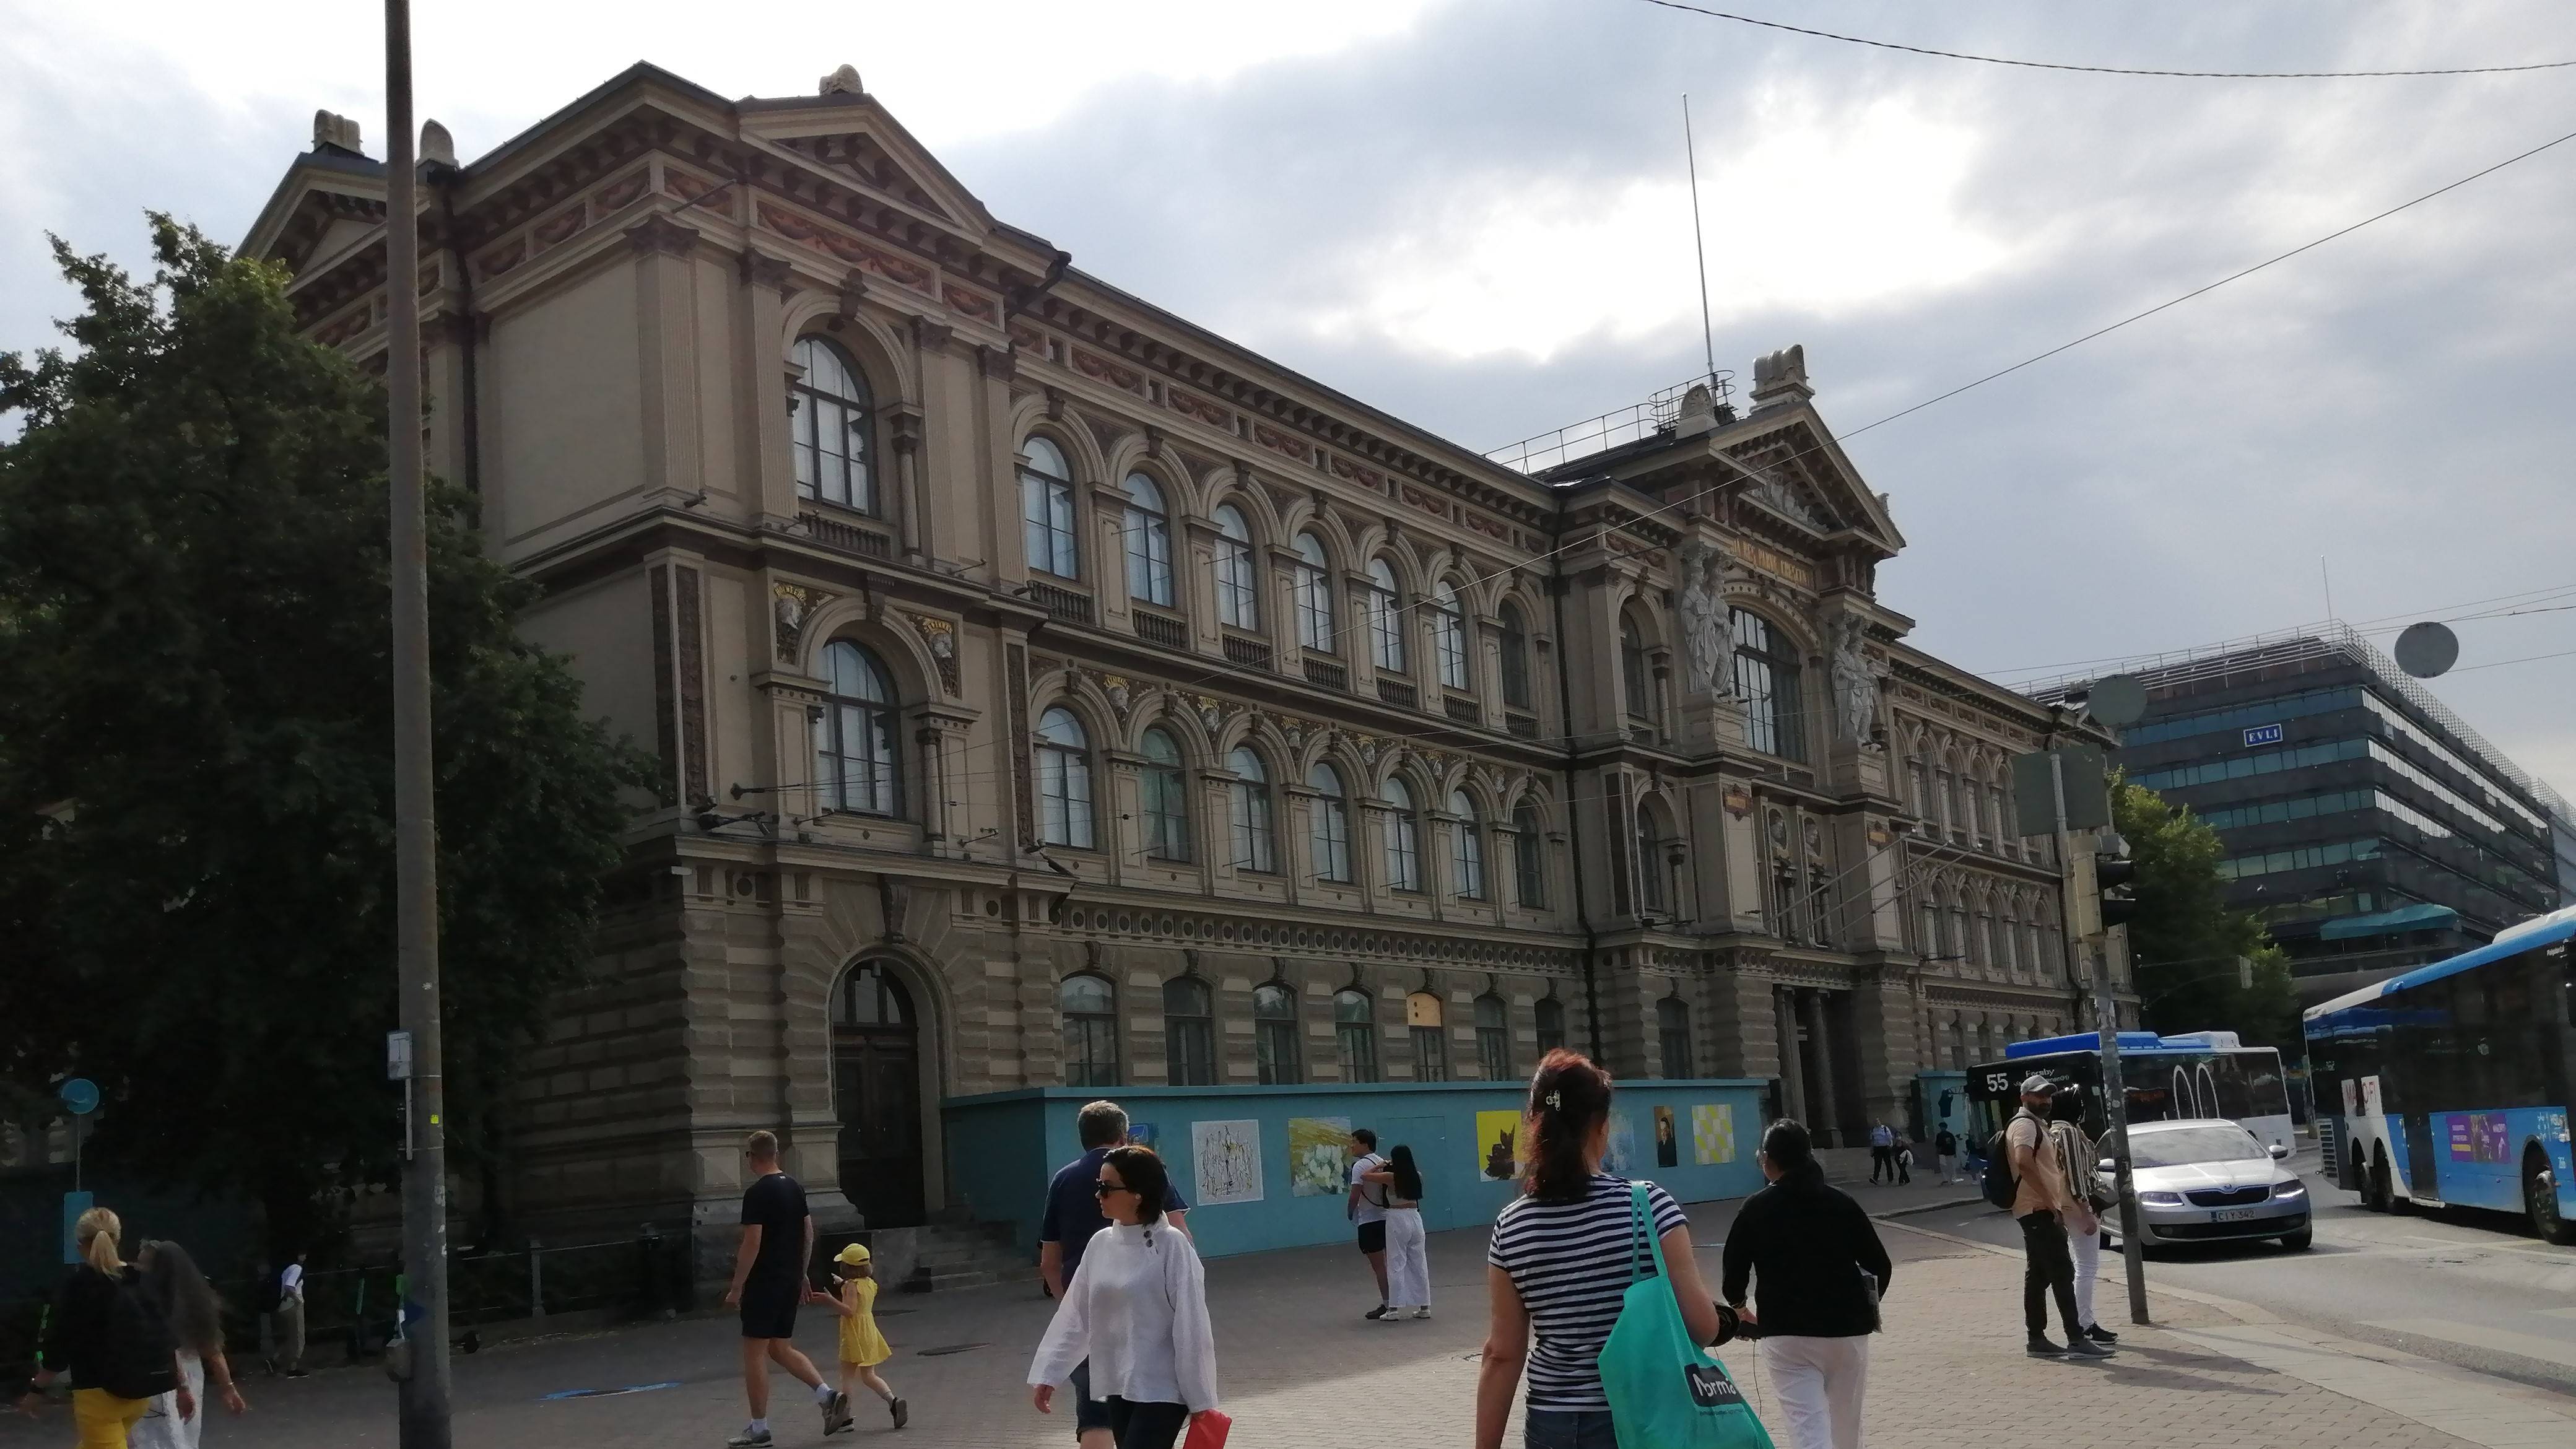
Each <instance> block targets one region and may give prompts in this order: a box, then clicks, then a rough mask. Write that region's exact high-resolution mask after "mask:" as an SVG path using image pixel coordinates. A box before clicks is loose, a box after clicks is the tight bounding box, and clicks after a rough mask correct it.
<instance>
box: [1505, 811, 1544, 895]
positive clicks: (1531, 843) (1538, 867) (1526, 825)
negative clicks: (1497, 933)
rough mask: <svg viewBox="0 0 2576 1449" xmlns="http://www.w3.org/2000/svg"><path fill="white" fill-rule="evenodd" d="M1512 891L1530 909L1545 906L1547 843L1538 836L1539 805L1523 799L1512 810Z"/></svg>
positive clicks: (1540, 835)
mask: <svg viewBox="0 0 2576 1449" xmlns="http://www.w3.org/2000/svg"><path fill="white" fill-rule="evenodd" d="M1512 834H1513V836H1514V837H1515V839H1514V840H1513V841H1512V874H1513V876H1514V880H1513V883H1512V884H1513V890H1514V892H1515V893H1516V894H1517V895H1518V897H1519V899H1520V903H1521V904H1522V905H1524V906H1527V907H1529V908H1530V909H1532V910H1537V909H1538V908H1540V907H1542V906H1544V905H1546V904H1547V840H1546V837H1545V836H1544V835H1542V834H1541V833H1540V829H1539V820H1538V806H1537V805H1536V804H1534V803H1532V802H1531V801H1528V800H1523V801H1522V802H1521V803H1520V804H1519V806H1518V807H1516V808H1515V809H1514V810H1513V811H1512Z"/></svg>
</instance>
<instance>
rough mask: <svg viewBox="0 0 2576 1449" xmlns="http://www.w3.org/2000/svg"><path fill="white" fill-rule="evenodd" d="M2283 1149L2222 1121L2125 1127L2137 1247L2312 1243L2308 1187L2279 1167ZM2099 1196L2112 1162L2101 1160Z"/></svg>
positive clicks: (2105, 1223)
mask: <svg viewBox="0 0 2576 1449" xmlns="http://www.w3.org/2000/svg"><path fill="white" fill-rule="evenodd" d="M2289 1155H2290V1150H2289V1149H2288V1148H2287V1147H2270V1148H2267V1147H2265V1146H2264V1145H2263V1144H2262V1143H2261V1142H2260V1141H2258V1140H2256V1138H2255V1136H2254V1134H2253V1133H2251V1132H2248V1131H2246V1130H2245V1129H2244V1128H2242V1127H2239V1126H2237V1125H2236V1124H2235V1123H2233V1122H2229V1121H2226V1120H2224V1119H2222V1118H2207V1119H2202V1120H2197V1121H2183V1122H2145V1123H2140V1124H2138V1125H2136V1126H2133V1127H2131V1128H2130V1129H2129V1156H2130V1159H2131V1162H2132V1164H2133V1166H2134V1167H2135V1169H2136V1179H2135V1180H2136V1182H2137V1189H2138V1226H2139V1228H2140V1230H2141V1234H2142V1236H2141V1238H2140V1242H2141V1243H2142V1244H2144V1245H2146V1246H2149V1247H2153V1246H2157V1245H2160V1244H2165V1243H2216V1242H2235V1241H2238V1240H2241V1239H2246V1238H2278V1239H2279V1240H2280V1242H2281V1246H2282V1247H2285V1248H2289V1249H2291V1250H2293V1251H2296V1250H2298V1249H2302V1248H2305V1247H2307V1246H2308V1244H2309V1243H2310V1242H2311V1241H2313V1240H2314V1238H2315V1235H2316V1230H2315V1227H2314V1226H2313V1225H2312V1224H2311V1222H2310V1221H2309V1217H2308V1185H2307V1184H2306V1183H2305V1182H2302V1181H2300V1179H2299V1175H2298V1174H2297V1173H2295V1172H2292V1171H2291V1170H2289V1169H2288V1168H2286V1167H2283V1166H2282V1165H2281V1161H2280V1160H2281V1159H2282V1158H2285V1157H2287V1156H2289ZM2100 1171H2101V1179H2102V1183H2101V1185H2102V1191H2103V1194H2104V1195H2105V1196H2110V1195H2111V1194H2112V1193H2114V1192H2115V1191H2116V1188H2115V1187H2114V1182H2115V1179H2114V1178H2113V1176H2112V1164H2111V1159H2109V1158H2108V1157H2105V1158H2103V1159H2102V1162H2101V1167H2100ZM2102 1227H2103V1233H2102V1239H2103V1242H2104V1243H2105V1244H2106V1245H2107V1244H2108V1243H2109V1242H2110V1240H2111V1239H2112V1238H2113V1237H2114V1236H2116V1235H2117V1234H2118V1232H2119V1227H2120V1214H2119V1211H2118V1209H2117V1208H2114V1209H2113V1210H2112V1211H2110V1212H2108V1213H2105V1214H2103V1218H2102Z"/></svg>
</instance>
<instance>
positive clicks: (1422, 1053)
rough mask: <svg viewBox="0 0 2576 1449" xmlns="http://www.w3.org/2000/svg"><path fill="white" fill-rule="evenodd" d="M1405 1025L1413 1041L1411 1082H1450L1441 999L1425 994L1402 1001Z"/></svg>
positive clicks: (1415, 994)
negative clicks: (1412, 1080)
mask: <svg viewBox="0 0 2576 1449" xmlns="http://www.w3.org/2000/svg"><path fill="white" fill-rule="evenodd" d="M1404 1025H1405V1029H1406V1031H1408V1032H1409V1033H1411V1035H1412V1037H1413V1079H1414V1080H1415V1081H1417V1082H1445V1081H1447V1080H1449V1027H1448V1023H1447V1022H1445V1021H1444V1020H1442V1015H1441V1010H1440V998H1439V997H1437V996H1434V995H1432V994H1431V993H1430V992H1428V991H1417V992H1415V993H1413V994H1412V995H1411V996H1408V997H1406V998H1404Z"/></svg>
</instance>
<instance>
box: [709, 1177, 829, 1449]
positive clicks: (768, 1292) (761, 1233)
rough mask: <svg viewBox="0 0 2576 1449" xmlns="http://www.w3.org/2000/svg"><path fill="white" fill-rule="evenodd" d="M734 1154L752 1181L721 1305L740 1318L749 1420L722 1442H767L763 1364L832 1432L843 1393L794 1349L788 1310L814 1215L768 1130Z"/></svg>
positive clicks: (741, 1448) (808, 1254) (801, 1288)
mask: <svg viewBox="0 0 2576 1449" xmlns="http://www.w3.org/2000/svg"><path fill="white" fill-rule="evenodd" d="M742 1155H743V1158H744V1159H745V1162H746V1165H747V1166H748V1167H749V1169H750V1173H751V1179H752V1182H751V1186H750V1187H748V1188H745V1189H744V1190H743V1194H742V1240H741V1242H740V1243H739V1244H737V1245H736V1246H735V1248H734V1253H733V1283H732V1285H731V1286H730V1287H728V1288H726V1289H725V1296H724V1302H725V1307H727V1308H732V1309H737V1310H739V1311H740V1313H741V1316H742V1389H743V1395H744V1397H746V1398H747V1399H749V1400H750V1401H751V1422H750V1423H749V1424H746V1425H744V1426H743V1431H742V1432H741V1433H739V1434H736V1435H734V1436H733V1437H732V1438H730V1439H727V1440H726V1441H725V1443H726V1444H727V1445H728V1446H730V1449H753V1446H759V1445H766V1444H769V1443H772V1442H774V1441H773V1440H772V1439H771V1438H770V1433H769V1366H770V1365H771V1364H776V1365H778V1366H779V1367H780V1368H783V1369H785V1370H787V1372H789V1373H790V1374H793V1375H794V1376H795V1378H796V1381H797V1382H798V1383H801V1384H803V1385H804V1386H805V1387H806V1388H807V1389H809V1390H811V1391H812V1392H813V1395H814V1402H815V1403H816V1404H817V1405H819V1406H820V1407H821V1408H822V1410H823V1432H824V1433H825V1434H837V1433H839V1432H840V1431H841V1430H843V1429H845V1428H848V1427H849V1423H850V1401H849V1397H848V1396H847V1395H845V1394H843V1393H841V1392H840V1391H839V1390H837V1389H835V1388H833V1387H832V1386H831V1385H830V1384H827V1383H825V1382H823V1375H822V1374H820V1373H819V1372H817V1371H816V1370H815V1368H814V1361H813V1360H812V1359H809V1358H807V1357H806V1356H805V1355H804V1354H803V1353H801V1352H799V1351H798V1350H797V1347H796V1307H797V1305H798V1304H800V1303H803V1302H804V1301H805V1293H806V1287H805V1265H806V1264H807V1263H808V1262H810V1261H812V1259H813V1257H814V1218H813V1215H812V1214H811V1213H808V1212H807V1211H806V1210H805V1189H804V1187H803V1186H802V1185H801V1184H799V1183H798V1182H797V1181H796V1179H794V1178H792V1177H789V1176H788V1175H787V1174H786V1173H785V1172H783V1171H781V1170H779V1166H778V1136H777V1134H776V1133H772V1132H754V1133H752V1134H751V1136H750V1137H749V1138H748V1139H746V1140H745V1141H744V1143H743V1149H742Z"/></svg>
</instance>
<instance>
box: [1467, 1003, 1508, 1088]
mask: <svg viewBox="0 0 2576 1449" xmlns="http://www.w3.org/2000/svg"><path fill="white" fill-rule="evenodd" d="M1476 1064H1477V1065H1478V1066H1480V1067H1483V1068H1484V1069H1485V1080H1486V1081H1489V1082H1505V1081H1509V1080H1511V1075H1512V1017H1511V1011H1510V1009H1509V1008H1507V1007H1505V1006H1504V1005H1503V999H1502V998H1501V997H1499V996H1496V995H1495V994H1494V993H1492V992H1490V991H1488V992H1486V993H1485V994H1484V995H1482V996H1479V997H1477V998H1476Z"/></svg>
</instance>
